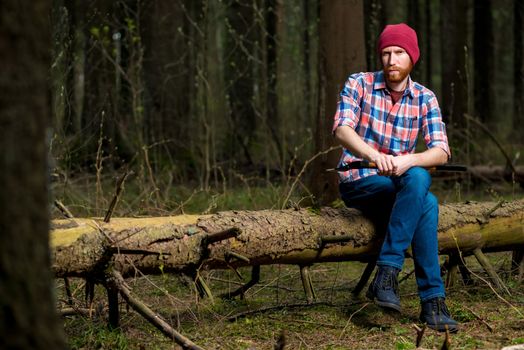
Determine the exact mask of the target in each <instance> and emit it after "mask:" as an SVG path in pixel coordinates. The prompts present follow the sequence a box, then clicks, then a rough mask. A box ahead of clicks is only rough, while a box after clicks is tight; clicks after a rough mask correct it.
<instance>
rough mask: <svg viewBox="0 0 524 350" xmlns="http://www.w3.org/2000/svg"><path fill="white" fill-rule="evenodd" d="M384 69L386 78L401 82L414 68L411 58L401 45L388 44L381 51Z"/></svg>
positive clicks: (390, 80) (389, 80) (393, 81)
mask: <svg viewBox="0 0 524 350" xmlns="http://www.w3.org/2000/svg"><path fill="white" fill-rule="evenodd" d="M381 60H382V69H383V71H384V76H385V77H386V80H387V81H388V82H390V83H400V82H402V81H403V80H404V79H406V77H407V76H408V75H409V73H410V72H411V70H412V69H413V64H412V63H411V58H410V57H409V55H408V53H407V52H406V50H404V49H403V48H401V47H400V46H388V47H385V48H384V49H383V50H382V53H381Z"/></svg>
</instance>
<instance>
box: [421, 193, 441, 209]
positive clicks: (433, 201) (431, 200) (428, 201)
mask: <svg viewBox="0 0 524 350" xmlns="http://www.w3.org/2000/svg"><path fill="white" fill-rule="evenodd" d="M424 206H425V207H426V210H429V211H434V212H436V213H438V199H437V197H435V195H434V194H433V193H431V192H428V194H427V195H426V198H425V200H424Z"/></svg>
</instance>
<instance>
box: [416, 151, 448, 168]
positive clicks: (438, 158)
mask: <svg viewBox="0 0 524 350" xmlns="http://www.w3.org/2000/svg"><path fill="white" fill-rule="evenodd" d="M412 156H413V165H412V166H419V167H423V168H429V167H433V166H436V165H442V164H446V163H447V162H448V154H447V153H446V152H445V151H444V150H443V149H442V148H440V147H433V148H430V149H428V150H426V151H424V152H420V153H415V154H413V155H412Z"/></svg>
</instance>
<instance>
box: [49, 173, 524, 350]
mask: <svg viewBox="0 0 524 350" xmlns="http://www.w3.org/2000/svg"><path fill="white" fill-rule="evenodd" d="M58 190H60V189H58ZM434 191H435V192H436V193H437V195H438V197H439V198H440V200H441V202H456V201H465V200H473V199H474V200H491V201H498V200H500V199H508V200H511V199H517V198H523V197H524V192H523V191H522V189H521V188H518V186H517V187H515V186H505V187H499V188H497V187H491V186H490V187H486V188H484V189H478V188H477V189H475V190H474V191H471V192H470V191H469V190H468V191H467V192H466V189H465V188H463V187H457V186H455V187H453V186H449V185H443V184H442V183H436V184H435V185H434ZM57 192H58V194H60V193H61V194H62V200H63V202H64V203H65V204H66V205H68V206H71V207H72V208H73V210H75V211H76V212H75V215H77V216H81V215H83V214H85V213H86V212H89V210H88V209H89V208H92V207H94V206H95V204H93V203H91V204H89V203H88V201H87V200H86V198H87V197H85V196H84V197H82V196H81V193H82V189H78V187H77V191H76V192H74V191H65V190H63V191H62V192H59V191H57V190H56V189H55V193H57ZM109 192H110V191H109ZM66 193H67V196H64V195H65V194H66ZM187 193H189V192H187ZM187 193H186V194H187ZM279 193H280V194H281V193H282V192H281V191H280V192H278V193H277V192H275V188H271V189H262V190H261V189H256V188H249V189H248V190H247V191H246V190H244V191H239V192H238V193H236V194H233V195H231V193H230V194H228V196H226V195H225V193H223V194H220V193H218V192H217V193H215V194H212V195H209V194H207V196H206V195H205V193H204V194H202V193H196V192H193V193H192V194H191V193H189V194H188V196H191V199H190V200H187V201H180V202H177V203H172V206H171V208H170V209H169V210H166V211H165V212H164V215H168V214H171V215H173V214H176V213H177V212H180V211H181V212H187V211H193V212H203V211H205V210H208V209H209V208H211V209H212V211H213V212H214V211H217V210H226V209H232V208H234V209H261V208H264V207H271V205H269V203H271V202H272V201H274V200H275V198H276V197H278V195H279ZM177 196H178V197H179V198H181V197H182V195H181V194H178V195H177ZM200 196H203V197H204V198H201V199H199V197H200ZM205 197H207V201H206V199H205ZM57 198H60V196H57ZM64 198H65V199H64ZM188 198H189V197H188ZM210 200H211V201H214V203H211V204H210V203H209V201H210ZM132 201H133V199H132V198H131V197H128V198H126V197H123V198H122V202H123V204H121V209H120V212H118V213H117V214H119V215H133V213H134V211H133V208H134V205H133V202H132ZM135 201H136V200H135ZM192 201H193V202H192ZM199 201H201V202H199ZM71 203H72V205H71ZM140 203H145V201H141V202H140ZM164 204H165V203H164ZM180 204H182V205H184V206H185V210H184V207H183V208H182V210H180ZM177 205H178V206H177ZM166 207H168V205H164V208H166ZM188 208H191V209H192V210H189V209H188ZM206 208H207V209H206ZM129 213H131V214H129ZM148 213H149V214H150V215H160V214H161V212H159V211H156V210H150V211H149V210H147V209H142V210H141V211H140V214H141V215H143V214H148ZM90 214H92V212H90ZM55 215H58V214H57V213H55ZM488 256H489V258H490V259H491V262H492V263H493V265H494V266H495V267H496V269H497V270H498V271H499V273H500V276H501V277H502V278H503V280H504V282H505V284H506V286H507V287H508V288H509V290H510V291H511V293H512V295H511V296H508V295H505V294H501V293H500V292H498V291H496V290H494V289H492V287H491V286H490V285H489V284H488V282H487V281H488V278H487V276H486V275H485V274H484V272H483V271H482V269H481V268H480V266H479V265H478V263H477V261H476V260H475V259H474V257H467V258H465V260H466V265H467V266H468V268H469V269H470V270H471V272H472V273H473V274H474V275H473V276H474V281H473V284H472V285H464V283H463V282H462V280H460V279H459V280H458V283H457V285H456V286H454V287H452V288H450V289H449V290H448V291H447V296H448V298H447V303H448V307H449V309H450V311H451V313H452V315H453V316H454V318H455V319H456V320H457V321H459V322H460V331H459V332H458V333H456V334H452V335H451V336H450V341H451V348H452V349H500V348H502V347H503V346H508V345H510V344H523V343H524V284H523V283H522V282H517V280H516V279H515V277H513V276H511V275H510V274H509V273H508V271H509V268H510V265H511V253H509V252H507V253H494V254H488ZM443 259H444V257H442V260H443ZM364 267H365V264H363V263H359V262H341V263H322V264H316V265H314V266H312V267H311V275H312V281H313V284H314V287H315V291H316V296H317V298H316V301H314V302H313V303H311V304H309V305H307V304H306V298H305V295H304V291H303V288H302V283H301V279H300V271H299V268H298V266H289V265H269V266H262V268H261V278H260V282H259V283H258V284H257V285H255V286H254V287H252V288H251V289H250V290H249V291H248V292H247V293H246V295H245V298H243V299H239V298H236V299H233V300H227V299H222V298H220V294H227V293H228V292H231V291H233V290H235V289H236V288H238V286H239V285H240V284H241V283H245V281H246V280H248V279H249V276H250V269H249V268H241V269H240V273H241V275H242V276H243V280H240V278H239V277H238V276H237V274H236V273H235V272H233V271H228V270H225V271H204V272H203V274H202V276H203V277H204V278H205V280H206V281H207V283H208V285H209V287H210V288H211V290H212V292H213V294H214V300H213V301H212V300H210V299H200V298H199V297H198V294H197V292H196V290H195V288H194V285H193V283H192V281H191V280H189V279H187V278H185V277H182V276H175V275H170V274H164V275H160V276H141V277H136V278H133V279H128V280H127V282H128V284H129V286H130V287H131V288H132V291H133V293H134V294H135V295H137V296H139V297H140V298H141V299H142V300H143V301H144V302H145V303H146V304H147V305H149V306H150V307H151V308H152V309H153V310H154V311H156V312H158V313H159V314H160V315H161V316H162V317H163V318H164V319H165V320H167V321H168V322H169V323H170V324H171V325H172V326H173V327H174V328H175V329H176V330H177V331H179V332H180V333H182V334H183V335H185V336H186V337H188V338H189V339H191V340H192V341H194V342H195V343H196V344H198V345H199V346H201V347H203V348H204V349H232V350H233V349H234V350H236V349H246V350H247V349H252V350H254V349H258V350H262V349H274V346H275V344H276V342H277V339H279V338H281V337H282V336H284V338H285V343H286V346H285V349H289V350H295V349H340V350H342V349H415V348H416V345H415V342H416V337H417V333H416V330H415V328H414V325H415V324H416V325H419V326H421V324H420V322H419V321H418V315H419V312H420V306H419V300H418V297H417V293H416V282H415V279H414V276H413V275H411V276H409V277H407V279H405V281H403V282H402V283H401V284H400V291H401V300H402V309H403V311H402V313H400V314H387V313H383V312H382V310H381V309H380V308H378V307H377V306H375V305H374V304H373V303H369V302H368V300H367V299H365V297H364V296H363V295H364V294H365V291H364V292H362V293H361V294H362V295H361V296H360V297H354V296H353V295H352V294H351V290H352V288H353V287H354V286H355V284H356V283H357V281H358V278H359V277H360V275H361V273H362V271H363V269H364ZM412 269H413V262H412V261H411V260H410V259H407V260H406V264H405V267H404V269H403V272H401V275H400V277H401V278H402V277H403V276H405V275H406V274H407V273H408V272H410V271H412ZM69 283H70V285H71V290H72V292H73V301H74V305H75V306H76V307H82V308H84V307H86V302H85V300H84V297H85V295H84V281H83V280H81V279H75V278H71V279H70V280H69ZM64 290H65V288H64V281H63V280H56V293H57V297H58V300H59V301H58V303H59V308H63V307H66V305H65V302H64V301H65V299H66V297H65V292H64ZM91 309H92V313H91V316H86V315H84V316H82V315H80V314H79V315H74V316H67V317H64V328H65V331H66V334H67V336H68V339H69V344H70V347H71V348H72V349H162V350H163V349H179V347H178V346H177V345H176V344H175V343H174V342H173V341H171V340H169V339H167V338H166V337H164V336H163V335H162V334H161V333H160V332H159V331H158V330H156V329H155V328H154V327H153V326H152V325H150V324H149V323H148V322H147V321H145V320H144V319H143V318H142V317H141V316H140V315H139V314H137V313H136V312H134V311H132V310H130V309H129V308H127V307H126V305H125V304H124V303H122V304H121V306H120V311H121V318H120V327H119V328H117V329H114V330H111V329H109V328H108V325H107V297H106V294H105V290H104V289H103V288H102V287H101V286H97V287H96V293H95V299H94V302H93V304H92V306H91ZM444 340H445V334H443V333H438V332H435V331H433V330H429V329H427V330H426V331H425V333H424V336H423V338H422V342H421V348H424V349H440V348H441V347H442V344H443V342H444Z"/></svg>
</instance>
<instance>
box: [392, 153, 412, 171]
mask: <svg viewBox="0 0 524 350" xmlns="http://www.w3.org/2000/svg"><path fill="white" fill-rule="evenodd" d="M414 157H415V156H414V155H413V154H406V155H403V156H397V157H393V164H394V167H395V170H394V171H393V176H400V175H402V174H404V173H405V172H406V171H408V170H409V168H411V167H412V166H414V165H415V159H414Z"/></svg>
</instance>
